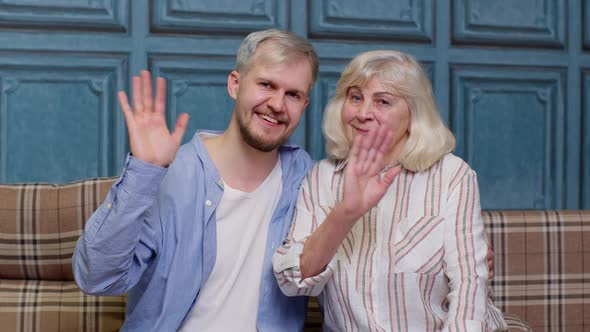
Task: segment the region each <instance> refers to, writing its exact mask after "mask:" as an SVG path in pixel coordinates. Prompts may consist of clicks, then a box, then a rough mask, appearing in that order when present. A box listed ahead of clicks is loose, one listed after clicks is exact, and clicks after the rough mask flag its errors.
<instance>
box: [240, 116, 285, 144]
mask: <svg viewBox="0 0 590 332" xmlns="http://www.w3.org/2000/svg"><path fill="white" fill-rule="evenodd" d="M252 116H256V115H252ZM236 119H237V122H238V128H240V134H242V138H243V139H244V141H245V142H246V144H248V145H250V146H251V147H253V148H255V149H256V150H258V151H262V152H270V151H272V150H274V149H276V148H278V147H279V146H281V145H282V144H283V143H285V141H286V140H287V138H288V137H283V138H281V139H278V140H276V141H271V142H265V141H263V140H262V139H261V138H259V137H255V136H254V134H253V133H252V131H251V130H250V128H248V126H246V124H245V123H244V121H243V119H242V116H240V115H237V116H236Z"/></svg>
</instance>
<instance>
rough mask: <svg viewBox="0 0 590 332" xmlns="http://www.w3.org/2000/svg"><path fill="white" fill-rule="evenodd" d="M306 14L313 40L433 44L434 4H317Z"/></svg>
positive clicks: (413, 0) (428, 0)
mask: <svg viewBox="0 0 590 332" xmlns="http://www.w3.org/2000/svg"><path fill="white" fill-rule="evenodd" d="M309 11H310V13H309V17H310V21H309V35H310V37H313V38H345V39H356V40H359V39H360V40H366V39H376V40H388V41H394V40H396V41H404V40H411V41H413V42H423V43H431V42H432V35H433V11H434V1H433V0H401V1H388V2H384V1H376V0H365V1H338V0H318V1H312V2H310V6H309Z"/></svg>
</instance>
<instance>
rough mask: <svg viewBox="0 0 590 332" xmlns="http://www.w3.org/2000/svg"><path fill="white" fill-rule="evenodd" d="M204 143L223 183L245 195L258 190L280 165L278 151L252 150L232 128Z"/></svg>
mask: <svg viewBox="0 0 590 332" xmlns="http://www.w3.org/2000/svg"><path fill="white" fill-rule="evenodd" d="M204 143H205V147H206V148H207V152H208V153H209V155H210V156H211V159H212V160H213V164H215V167H216V168H217V171H218V172H219V175H220V176H221V178H222V179H223V181H224V182H225V183H227V184H228V185H229V186H230V187H232V188H234V189H238V190H240V191H244V192H252V191H254V190H256V189H257V188H258V187H259V186H260V185H261V184H262V183H263V182H264V180H265V179H266V178H267V177H268V175H269V174H270V173H271V172H272V170H273V169H274V167H275V166H276V164H277V161H278V156H279V154H278V149H274V150H273V151H270V152H263V151H260V150H257V149H255V148H253V147H251V146H250V145H248V144H247V143H246V142H245V141H244V140H243V139H242V137H241V135H240V133H239V129H237V128H235V127H232V126H231V125H230V127H229V128H227V130H226V131H225V132H224V133H223V134H221V135H219V136H217V137H213V138H210V139H206V140H204Z"/></svg>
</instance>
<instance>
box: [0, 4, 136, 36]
mask: <svg viewBox="0 0 590 332" xmlns="http://www.w3.org/2000/svg"><path fill="white" fill-rule="evenodd" d="M129 17H130V12H129V0H116V1H105V0H86V1H83V0H69V1H65V0H64V1H51V0H25V1H23V0H2V1H0V27H9V28H11V29H34V30H39V29H41V30H44V31H45V30H48V29H51V30H55V29H58V30H68V31H103V32H111V31H112V32H129Z"/></svg>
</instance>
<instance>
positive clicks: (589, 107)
mask: <svg viewBox="0 0 590 332" xmlns="http://www.w3.org/2000/svg"><path fill="white" fill-rule="evenodd" d="M589 91H590V68H586V69H584V70H583V71H582V94H581V95H582V154H581V157H582V158H581V159H582V181H580V184H581V186H582V187H581V190H580V192H581V195H582V206H581V208H582V209H590V96H589V95H588V93H589Z"/></svg>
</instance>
